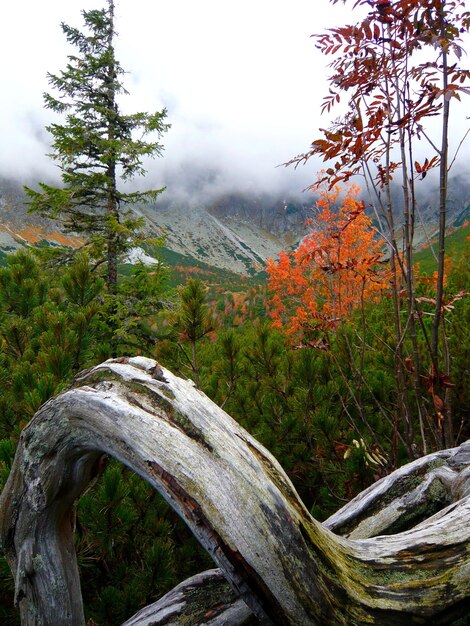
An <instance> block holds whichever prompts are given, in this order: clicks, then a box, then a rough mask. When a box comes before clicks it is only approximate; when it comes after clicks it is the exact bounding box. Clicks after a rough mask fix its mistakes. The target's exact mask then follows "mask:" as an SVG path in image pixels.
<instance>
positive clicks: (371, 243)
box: [267, 185, 387, 341]
mask: <svg viewBox="0 0 470 626" xmlns="http://www.w3.org/2000/svg"><path fill="white" fill-rule="evenodd" d="M358 194H359V187H357V186H355V185H351V186H349V187H348V189H347V191H346V193H345V195H344V196H343V197H342V198H341V199H340V203H339V208H338V207H336V206H335V205H336V203H337V202H338V199H339V196H340V188H339V186H336V187H335V188H334V189H332V190H329V191H328V190H323V191H322V192H321V193H320V198H319V200H318V201H317V203H316V204H317V211H318V213H317V215H316V217H314V218H312V219H311V220H309V224H310V232H309V233H308V234H307V235H306V236H305V237H304V238H303V240H302V242H301V243H300V244H299V246H298V247H297V249H296V250H295V251H293V252H286V251H284V252H281V253H280V254H279V258H278V259H277V260H276V261H275V260H273V259H269V261H268V265H267V272H268V276H269V288H270V291H271V297H270V301H269V313H270V316H271V318H272V319H273V323H274V325H275V326H277V327H279V328H281V327H282V328H283V329H284V330H285V331H286V333H287V334H288V335H289V337H290V338H291V339H292V340H294V341H298V340H301V341H302V340H305V339H306V338H307V337H308V336H311V334H312V331H314V330H321V331H327V330H332V329H334V328H335V327H336V326H337V325H338V324H339V323H341V322H342V321H343V320H345V319H347V318H348V317H349V316H350V315H351V313H352V312H353V311H354V310H355V309H357V308H359V307H361V306H362V305H363V303H364V301H365V300H368V301H371V300H373V299H375V298H378V297H379V295H380V293H381V292H382V291H383V289H384V288H385V287H386V286H387V285H386V281H387V276H386V271H385V268H384V266H383V264H382V261H383V254H382V251H381V246H380V243H379V241H378V240H377V239H376V236H375V231H374V229H373V228H372V223H371V219H370V217H368V216H367V215H366V213H365V212H364V208H365V207H364V203H363V202H362V201H360V200H358Z"/></svg>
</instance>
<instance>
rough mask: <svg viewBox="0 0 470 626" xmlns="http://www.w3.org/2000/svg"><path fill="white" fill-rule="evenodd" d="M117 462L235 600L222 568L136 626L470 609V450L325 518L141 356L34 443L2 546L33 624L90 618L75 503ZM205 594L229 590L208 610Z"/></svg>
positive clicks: (427, 462) (31, 428)
mask: <svg viewBox="0 0 470 626" xmlns="http://www.w3.org/2000/svg"><path fill="white" fill-rule="evenodd" d="M103 453H106V454H110V455H112V456H114V457H116V458H117V459H118V460H120V461H121V462H123V463H124V464H126V465H127V466H128V467H130V468H131V469H133V470H134V471H135V472H137V473H138V474H139V475H140V476H142V477H143V478H145V479H146V480H147V481H148V482H149V483H151V484H152V485H153V486H154V487H155V488H156V489H157V490H158V491H159V492H160V493H161V494H162V495H163V496H164V497H165V498H166V499H167V501H168V502H169V503H170V504H171V506H172V507H173V508H174V509H175V510H176V511H177V512H178V514H179V515H180V516H181V517H182V518H183V519H184V520H185V521H186V522H187V524H188V526H189V527H190V528H191V530H192V531H193V533H194V534H195V536H196V537H197V538H198V539H199V541H200V542H201V544H202V545H203V546H204V547H205V548H206V550H207V551H208V552H209V553H210V554H211V555H212V557H213V559H214V561H215V562H216V564H217V565H218V566H219V568H220V570H221V572H222V573H223V575H224V577H225V579H226V580H227V581H229V583H230V585H231V587H232V589H233V590H235V592H234V593H233V595H232V596H230V594H228V592H227V589H226V588H225V590H224V587H223V585H225V583H224V581H223V580H222V579H221V576H220V573H219V572H217V571H216V572H209V573H205V574H201V575H200V577H199V578H198V577H196V579H190V580H189V581H186V582H185V583H183V585H182V586H179V588H176V589H175V590H174V591H173V592H171V594H168V595H167V596H166V597H165V598H164V599H163V600H162V601H160V602H159V603H157V604H156V605H152V606H151V607H148V608H147V609H144V612H140V613H139V614H137V615H136V616H134V618H131V619H130V620H129V621H128V622H127V625H128V626H144V625H149V624H154V625H157V624H163V623H164V624H181V623H183V620H182V619H180V617H179V616H181V615H182V611H184V610H190V611H192V615H193V617H192V618H191V619H190V621H189V622H188V623H191V624H198V623H200V624H202V623H204V624H214V625H215V624H219V625H220V626H221V625H222V624H228V625H232V626H237V625H238V626H239V625H241V624H245V623H246V624H247V623H249V621H250V620H251V619H252V618H250V614H249V612H248V611H247V609H246V607H245V606H244V605H243V604H242V603H241V602H240V598H241V599H242V600H243V601H244V602H245V603H246V605H248V607H250V609H251V611H252V612H253V614H254V615H255V616H256V618H257V619H258V620H259V621H260V622H261V623H263V624H279V625H282V626H286V625H299V626H306V625H312V626H314V625H325V624H328V625H337V626H342V625H344V626H346V625H347V626H351V625H354V624H357V625H359V624H380V625H381V626H387V625H399V624H400V625H402V624H413V623H416V624H426V623H428V624H450V623H452V622H453V621H455V620H457V619H458V618H460V617H462V616H466V615H468V614H469V613H470V558H469V545H470V544H469V538H470V524H468V519H469V513H470V481H469V476H470V442H467V444H463V445H462V446H460V448H455V449H453V450H444V451H440V452H437V453H435V454H433V455H429V456H427V457H424V458H423V459H419V460H417V461H415V462H414V463H411V464H410V465H407V466H405V467H404V468H402V469H400V470H398V471H397V472H395V473H394V474H392V475H390V476H388V477H387V478H385V479H383V480H382V481H379V482H378V483H376V484H375V485H373V486H372V487H371V488H369V489H368V490H366V491H365V492H363V493H362V494H361V495H360V496H358V498H356V499H355V500H353V501H352V502H351V503H350V504H348V505H347V506H346V507H344V508H343V509H342V510H341V511H339V512H338V513H337V514H336V515H334V516H333V517H332V518H330V519H329V520H328V521H327V522H326V523H324V524H320V523H319V522H317V521H315V520H314V519H313V518H312V517H311V516H310V514H309V513H308V511H307V510H306V508H305V507H304V505H303V504H302V502H301V501H300V499H299V497H298V495H297V493H296V492H295V490H294V489H293V487H292V485H291V483H290V481H289V479H288V478H287V476H286V475H285V473H284V472H283V470H282V469H281V467H280V466H279V464H278V463H277V461H276V460H275V459H274V458H273V457H272V455H270V454H269V452H267V450H265V449H264V448H263V447H262V446H261V445H260V444H259V443H258V442H257V441H256V440H255V439H253V438H252V437H251V436H250V435H249V434H248V433H247V432H246V431H244V430H243V429H242V428H241V427H240V426H239V425H238V424H237V423H236V422H235V421H234V420H233V419H232V418H230V417H229V416H228V415H227V414H226V413H225V412H224V411H223V410H222V409H220V408H219V407H217V406H216V405H215V404H214V403H213V402H211V401H210V400H209V399H208V398H207V397H206V396H205V395H204V394H203V393H202V392H200V391H198V390H197V389H196V388H195V387H194V385H193V384H192V383H191V382H190V381H184V380H181V379H179V378H177V377H175V376H174V375H173V374H171V373H170V372H169V371H167V370H165V369H163V368H161V367H160V366H159V365H158V364H156V363H155V361H151V360H149V359H144V358H133V359H132V358H131V359H114V360H111V361H107V362H106V363H104V364H102V365H100V366H98V367H96V368H93V369H91V370H89V371H88V372H85V373H84V374H82V375H81V376H80V377H78V379H77V380H76V381H75V385H74V387H73V388H71V389H69V390H67V391H65V392H63V393H61V394H60V395H58V396H57V397H56V398H54V399H52V400H50V401H49V402H47V403H46V404H45V405H44V406H43V407H42V408H41V409H40V410H39V411H38V413H37V414H36V416H35V417H34V418H33V420H32V421H31V422H30V424H29V425H28V426H27V427H26V428H25V430H24V431H23V433H22V435H21V440H20V443H19V446H18V451H17V454H16V457H15V461H14V465H13V468H12V471H11V474H10V477H9V479H8V482H7V484H6V486H5V489H4V491H3V493H2V495H1V498H0V537H1V542H2V547H3V550H4V551H5V554H6V556H7V558H8V561H9V563H10V566H11V569H12V572H13V574H14V577H15V583H16V601H17V602H18V603H19V606H20V611H21V618H22V624H23V626H33V625H34V626H39V625H40V624H41V625H47V626H57V625H60V626H83V624H84V618H83V610H82V600H81V593H80V582H79V575H78V568H77V563H76V558H75V551H74V546H73V506H74V502H75V500H76V499H77V498H79V497H80V494H81V493H82V492H83V491H84V489H85V488H86V486H87V485H88V483H89V481H90V480H91V479H92V477H93V475H94V473H95V471H96V466H97V464H98V461H99V459H100V457H101V455H102V454H103ZM399 531H400V532H399ZM204 586H206V588H207V589H208V588H211V589H212V588H215V587H217V586H219V587H220V589H221V591H220V594H219V596H217V597H216V598H215V599H214V597H212V596H211V594H208V596H211V599H210V601H209V599H208V600H207V602H204V601H203V602H202V609H201V594H199V599H197V598H196V596H198V593H196V592H197V591H198V590H199V591H200V590H201V589H203V588H204ZM195 590H196V592H195ZM192 592H194V593H193V595H192V596H191V593H192ZM172 594H173V595H172ZM203 595H204V594H203ZM195 598H196V599H195ZM220 598H222V599H223V600H222V601H221V600H220ZM185 607H186V608H185ZM191 607H192V608H191ZM145 611H146V613H145ZM198 611H199V612H198ZM211 611H212V612H211ZM195 615H198V617H197V618H196V617H194V616H195ZM210 615H212V616H213V617H210ZM208 616H209V617H208ZM172 620H173V621H172ZM186 621H188V620H187V619H186Z"/></svg>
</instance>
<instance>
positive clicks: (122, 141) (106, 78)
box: [26, 0, 168, 294]
mask: <svg viewBox="0 0 470 626" xmlns="http://www.w3.org/2000/svg"><path fill="white" fill-rule="evenodd" d="M106 4H107V6H106V8H104V9H99V10H91V11H83V12H82V15H83V18H84V23H85V27H86V31H85V32H81V31H80V30H78V29H77V28H73V27H71V26H68V25H66V24H62V30H63V32H64V33H65V36H66V38H67V41H68V42H69V43H70V44H71V45H73V46H75V47H76V48H77V53H76V55H70V56H69V57H68V63H67V66H66V68H65V70H62V71H61V72H60V73H58V74H48V78H49V83H50V84H51V86H52V87H53V89H54V90H55V92H56V93H57V95H56V96H54V95H51V94H44V101H45V106H46V108H48V109H51V110H52V111H55V112H56V113H62V114H65V122H64V123H62V124H59V123H54V124H51V125H49V126H47V130H48V131H49V132H50V133H51V135H52V139H53V142H52V153H51V154H50V156H51V158H53V159H54V160H55V161H57V162H58V165H59V167H60V170H61V175H62V181H63V186H62V187H60V188H57V187H53V186H50V185H47V184H44V183H41V184H40V191H35V190H32V189H29V188H26V192H27V193H28V195H29V198H30V208H31V210H32V211H36V212H39V213H41V214H42V215H44V216H47V217H52V218H57V219H60V220H62V221H63V223H64V227H65V229H66V230H68V231H73V232H75V233H79V234H82V235H84V236H85V238H86V240H87V243H88V245H89V249H90V250H91V255H92V256H93V257H94V258H95V259H96V260H97V262H100V263H106V266H107V274H106V284H107V288H108V291H109V292H110V293H111V294H114V293H115V292H116V286H117V265H118V260H119V258H120V257H121V256H122V255H123V254H125V253H126V251H128V250H129V249H130V248H132V247H134V246H135V245H136V243H137V242H138V241H140V239H141V232H140V230H141V227H142V220H139V219H137V218H136V217H135V215H134V214H133V213H132V211H131V209H130V207H131V206H132V205H134V204H136V203H139V202H146V201H151V200H155V198H156V197H157V196H158V194H159V193H160V192H161V191H162V189H158V190H155V189H152V190H146V191H134V192H124V191H122V190H121V189H120V188H119V187H118V180H119V179H121V181H123V182H125V181H128V180H130V179H132V178H134V177H135V176H136V175H143V174H144V173H145V169H144V166H143V160H144V158H145V157H157V156H160V155H161V152H162V145H161V143H159V141H158V140H159V139H160V138H161V136H162V134H163V133H164V132H165V131H166V130H167V129H168V125H167V124H165V123H164V119H165V117H166V110H165V109H163V110H162V111H157V112H155V113H144V112H138V113H134V114H130V115H127V114H124V113H122V111H121V109H120V106H119V97H120V96H121V95H125V94H127V91H126V90H125V88H124V85H123V83H122V80H121V79H122V75H123V74H124V70H123V69H122V67H121V65H120V64H119V62H118V60H117V59H116V56H115V50H114V40H115V37H116V31H115V24H114V0H106ZM136 131H139V134H140V138H139V139H137V138H136V136H135V133H136ZM149 133H153V134H154V135H156V137H157V140H156V141H153V142H151V141H147V140H146V136H147V135H148V134H149Z"/></svg>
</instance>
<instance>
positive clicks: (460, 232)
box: [413, 224, 470, 275]
mask: <svg viewBox="0 0 470 626" xmlns="http://www.w3.org/2000/svg"><path fill="white" fill-rule="evenodd" d="M468 237H470V224H467V225H465V226H463V227H462V228H459V229H457V230H456V231H454V232H453V233H451V234H450V235H448V236H447V237H446V253H447V255H448V256H449V257H453V256H457V255H459V254H460V253H461V252H462V250H463V248H464V246H465V243H466V241H467V238H468ZM432 246H433V248H434V251H435V253H436V254H437V243H435V242H433V244H432ZM413 258H414V262H415V263H419V267H420V269H421V271H422V273H423V274H425V275H430V274H432V273H433V272H435V271H436V270H437V262H436V259H435V258H434V255H433V253H432V250H431V247H427V248H425V249H423V250H419V251H418V252H416V253H415V254H414V256H413Z"/></svg>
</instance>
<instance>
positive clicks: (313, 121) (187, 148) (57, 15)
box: [0, 0, 360, 191]
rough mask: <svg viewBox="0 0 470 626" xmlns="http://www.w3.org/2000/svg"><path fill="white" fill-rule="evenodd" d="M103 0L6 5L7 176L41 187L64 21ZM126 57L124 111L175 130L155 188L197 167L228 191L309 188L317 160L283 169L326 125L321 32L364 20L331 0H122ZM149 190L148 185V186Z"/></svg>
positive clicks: (1, 33)
mask: <svg viewBox="0 0 470 626" xmlns="http://www.w3.org/2000/svg"><path fill="white" fill-rule="evenodd" d="M101 6H103V4H102V3H101V0H66V1H64V0H41V1H39V0H23V1H22V2H18V1H16V2H11V1H10V2H3V5H2V9H1V23H0V59H1V61H0V63H1V68H2V86H3V89H2V97H1V99H0V132H1V135H0V136H1V144H0V168H1V173H3V174H4V175H6V176H16V177H20V178H26V177H30V176H32V177H33V178H35V179H41V178H42V177H44V176H46V172H48V173H49V175H50V174H51V172H55V171H56V170H57V168H54V166H53V165H52V163H51V161H50V159H48V158H47V157H46V156H45V153H46V152H47V142H48V140H49V138H48V135H47V133H45V131H44V125H45V124H46V123H47V122H48V121H51V120H54V121H55V120H57V119H58V118H57V117H56V116H55V115H54V114H52V113H51V112H48V111H45V110H44V109H43V100H42V93H43V92H44V91H46V90H48V84H47V78H46V73H47V72H48V71H49V72H52V73H57V72H58V71H59V70H61V69H63V68H64V67H65V64H66V61H67V54H70V53H73V52H74V49H73V48H72V47H69V46H68V45H67V44H66V41H65V37H64V35H63V33H62V30H61V28H60V23H61V22H62V21H63V22H66V23H67V24H70V25H72V26H77V27H80V28H81V27H82V24H83V22H82V17H81V10H82V9H91V8H100V7H101ZM116 13H117V15H116V17H117V20H116V27H117V30H118V33H119V34H118V38H117V40H116V50H117V57H118V59H119V60H120V62H121V65H122V66H123V68H124V69H125V70H127V71H128V72H129V74H128V75H127V77H126V79H125V81H126V87H127V89H128V90H129V92H130V94H131V95H130V96H129V97H127V98H126V101H125V108H126V109H127V110H129V112H131V111H135V110H149V111H151V110H156V109H160V108H162V107H163V106H165V107H166V108H167V109H168V121H169V122H170V123H171V124H172V128H171V130H170V131H169V132H168V133H167V134H166V135H165V137H164V139H163V141H164V144H165V152H164V156H163V158H162V159H158V160H156V161H154V162H152V163H151V164H150V166H149V178H150V180H151V181H152V182H154V181H156V182H157V183H160V182H161V183H168V185H169V191H171V189H172V188H173V190H176V188H178V187H188V186H189V187H191V186H193V185H194V186H195V187H196V186H197V185H198V184H199V182H200V181H197V180H194V176H193V170H194V166H197V169H198V171H199V173H203V174H204V176H207V179H208V180H211V179H212V181H213V184H214V185H220V186H227V187H228V188H230V187H232V188H241V189H247V188H248V189H249V188H261V189H270V188H271V189H278V188H280V187H283V186H285V185H287V186H289V187H291V188H292V189H295V190H299V191H301V190H302V189H303V188H304V187H305V186H306V185H308V184H309V183H310V182H312V181H313V180H314V179H315V173H316V171H317V169H318V167H319V164H318V163H313V162H312V163H311V164H309V165H308V166H305V167H301V168H299V169H298V170H297V171H295V170H294V168H292V167H290V168H288V169H285V168H279V167H276V166H277V165H278V164H281V163H283V162H285V161H287V160H289V159H290V158H291V157H293V156H295V155H296V154H298V153H300V152H303V151H304V150H306V149H307V148H308V146H309V143H310V141H311V140H312V139H314V138H315V137H317V136H318V128H319V127H320V126H325V125H327V124H328V119H327V118H324V119H322V118H321V117H320V105H321V101H322V98H323V96H324V95H325V94H326V92H327V88H328V87H327V83H326V80H325V79H326V76H327V73H328V72H327V69H326V60H325V59H324V58H322V57H321V55H320V53H319V52H318V51H317V50H316V49H315V46H314V42H313V40H312V39H311V38H310V35H311V34H312V33H318V32H322V31H323V30H324V29H325V28H327V27H328V26H338V25H341V24H344V23H351V22H353V21H356V19H358V18H359V17H360V16H359V15H357V14H356V16H353V15H352V13H351V11H348V10H346V9H345V8H344V6H342V5H341V4H339V5H337V6H336V7H332V6H331V5H330V3H329V2H328V0H290V1H289V2H286V1H285V0H166V1H165V2H163V1H159V0H132V1H131V0H117V1H116ZM144 184H145V183H144Z"/></svg>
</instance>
